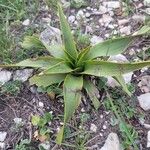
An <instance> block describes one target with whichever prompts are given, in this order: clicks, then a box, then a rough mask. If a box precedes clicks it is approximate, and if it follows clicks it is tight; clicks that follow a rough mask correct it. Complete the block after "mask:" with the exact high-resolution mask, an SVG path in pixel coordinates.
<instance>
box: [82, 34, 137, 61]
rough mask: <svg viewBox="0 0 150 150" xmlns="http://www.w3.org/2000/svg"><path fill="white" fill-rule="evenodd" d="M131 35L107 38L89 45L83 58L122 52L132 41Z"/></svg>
mask: <svg viewBox="0 0 150 150" xmlns="http://www.w3.org/2000/svg"><path fill="white" fill-rule="evenodd" d="M133 39H134V38H133V37H130V36H127V37H122V38H116V39H109V40H107V41H104V42H102V43H99V44H96V45H95V46H93V47H91V49H90V50H89V52H88V53H87V54H86V55H85V58H84V59H94V58H97V57H100V56H113V55H117V54H120V53H122V52H124V51H125V50H126V49H127V48H128V46H129V45H130V44H131V43H132V41H133Z"/></svg>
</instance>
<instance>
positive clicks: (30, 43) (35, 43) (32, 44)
mask: <svg viewBox="0 0 150 150" xmlns="http://www.w3.org/2000/svg"><path fill="white" fill-rule="evenodd" d="M21 46H22V47H23V48H25V49H32V48H37V49H45V46H44V45H43V43H42V42H41V41H40V40H39V37H38V36H37V35H32V36H26V37H25V38H24V41H23V43H22V44H21Z"/></svg>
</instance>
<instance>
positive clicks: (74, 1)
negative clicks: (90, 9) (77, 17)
mask: <svg viewBox="0 0 150 150" xmlns="http://www.w3.org/2000/svg"><path fill="white" fill-rule="evenodd" d="M86 5H87V2H86V1H84V0H71V7H73V8H81V7H83V6H86Z"/></svg>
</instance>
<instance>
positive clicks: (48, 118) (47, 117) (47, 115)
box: [43, 112, 52, 123]
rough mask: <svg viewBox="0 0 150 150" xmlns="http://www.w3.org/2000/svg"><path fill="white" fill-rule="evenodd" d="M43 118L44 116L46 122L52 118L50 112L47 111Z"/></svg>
mask: <svg viewBox="0 0 150 150" xmlns="http://www.w3.org/2000/svg"><path fill="white" fill-rule="evenodd" d="M43 118H45V120H46V121H47V123H48V122H50V121H51V120H52V114H50V113H49V112H47V113H45V114H44V116H43Z"/></svg>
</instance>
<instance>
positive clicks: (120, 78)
mask: <svg viewBox="0 0 150 150" xmlns="http://www.w3.org/2000/svg"><path fill="white" fill-rule="evenodd" d="M114 79H115V80H116V81H117V82H118V83H119V84H120V85H121V86H122V88H123V90H124V91H125V92H126V93H127V94H128V95H129V96H131V92H130V91H129V90H128V87H127V85H126V83H125V81H124V78H123V76H121V75H120V76H115V77H114Z"/></svg>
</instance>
